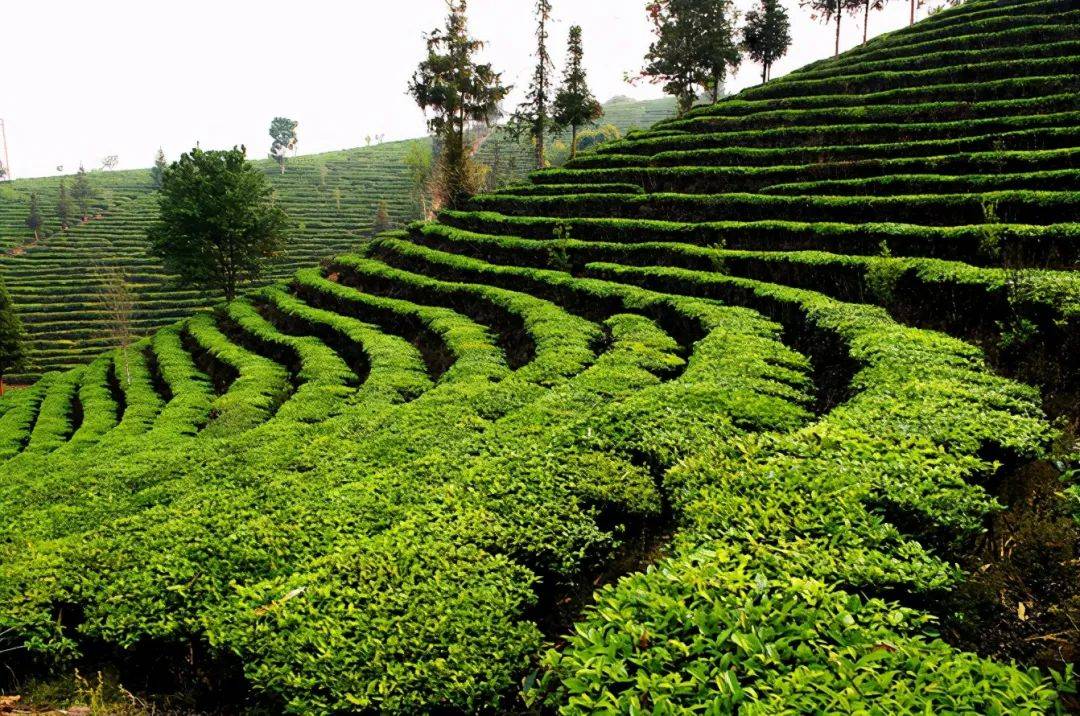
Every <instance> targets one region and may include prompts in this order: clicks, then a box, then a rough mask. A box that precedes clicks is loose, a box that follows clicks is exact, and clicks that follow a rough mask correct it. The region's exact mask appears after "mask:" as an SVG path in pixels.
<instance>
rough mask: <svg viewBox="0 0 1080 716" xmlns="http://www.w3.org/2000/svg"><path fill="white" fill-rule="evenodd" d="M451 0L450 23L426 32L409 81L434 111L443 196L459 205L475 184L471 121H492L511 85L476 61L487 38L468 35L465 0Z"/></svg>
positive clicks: (423, 106)
mask: <svg viewBox="0 0 1080 716" xmlns="http://www.w3.org/2000/svg"><path fill="white" fill-rule="evenodd" d="M448 4H449V7H450V13H449V15H448V16H447V18H446V27H445V28H444V29H438V28H437V29H435V30H433V31H432V32H430V33H429V34H428V35H426V36H425V43H426V47H427V55H426V56H425V57H424V59H423V60H422V61H421V62H420V65H419V66H418V67H417V69H416V72H415V73H414V74H413V77H412V80H411V81H410V82H409V94H410V95H411V96H412V97H413V99H415V100H416V103H417V105H419V106H420V108H421V109H423V110H424V111H425V112H429V113H430V116H429V117H428V129H429V130H430V131H431V132H432V133H434V134H435V135H436V138H437V139H438V140H439V142H440V152H439V174H440V180H441V184H442V187H441V190H440V192H439V194H440V201H441V203H442V204H443V205H445V206H447V207H449V208H454V207H457V206H460V205H461V204H462V203H463V202H464V201H465V200H466V199H467V198H468V197H469V196H470V195H471V193H472V191H473V190H474V188H475V186H476V182H475V181H473V178H474V177H473V174H474V172H473V170H472V168H471V167H470V153H469V152H468V151H467V149H466V145H465V131H466V128H467V127H468V125H469V123H483V124H485V125H490V124H491V122H493V121H494V120H495V119H496V118H497V117H498V116H499V113H500V109H499V108H500V105H501V103H502V101H503V100H504V99H505V98H506V95H507V94H508V93H509V92H510V88H509V87H507V86H505V85H503V83H502V75H501V74H500V73H498V72H496V71H495V70H494V69H492V66H491V65H490V64H485V63H480V62H477V60H476V55H477V54H478V53H479V52H480V51H481V50H482V49H483V47H484V43H483V42H481V41H479V40H476V39H474V38H472V37H470V36H469V27H468V19H467V17H466V10H467V3H466V0H450V2H449V3H448Z"/></svg>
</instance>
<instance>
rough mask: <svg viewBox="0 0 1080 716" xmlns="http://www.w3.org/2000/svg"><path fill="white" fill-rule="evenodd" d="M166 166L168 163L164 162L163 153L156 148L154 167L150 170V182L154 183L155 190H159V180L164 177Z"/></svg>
mask: <svg viewBox="0 0 1080 716" xmlns="http://www.w3.org/2000/svg"><path fill="white" fill-rule="evenodd" d="M167 166H169V163H168V162H167V161H166V160H165V151H164V150H163V149H162V148H161V147H158V150H157V154H155V155H154V166H152V167H151V168H150V181H152V182H153V183H154V188H155V189H160V188H161V180H162V178H164V176H165V167H167Z"/></svg>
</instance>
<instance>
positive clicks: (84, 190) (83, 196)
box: [71, 164, 94, 221]
mask: <svg viewBox="0 0 1080 716" xmlns="http://www.w3.org/2000/svg"><path fill="white" fill-rule="evenodd" d="M71 198H72V199H74V200H75V204H76V205H77V206H78V207H79V215H80V216H82V220H83V221H86V218H87V217H88V216H89V215H90V202H91V201H93V199H94V190H93V188H92V187H91V186H90V180H89V179H88V178H87V176H86V169H85V168H84V167H83V165H82V164H80V165H79V171H78V173H77V174H76V175H75V183H74V184H73V185H72V187H71Z"/></svg>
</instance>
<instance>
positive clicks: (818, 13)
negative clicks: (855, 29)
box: [799, 0, 864, 57]
mask: <svg viewBox="0 0 1080 716" xmlns="http://www.w3.org/2000/svg"><path fill="white" fill-rule="evenodd" d="M863 2H864V0H799V7H804V8H808V9H809V10H810V15H811V17H813V18H814V19H815V20H821V21H822V22H826V23H827V22H835V23H836V45H835V49H834V51H833V56H834V57H835V56H837V55H839V54H840V20H841V19H842V18H843V16H844V13H845V12H847V13H852V12H855V11H856V10H858V8H860V7H862V4H863Z"/></svg>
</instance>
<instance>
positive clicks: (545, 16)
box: [506, 0, 555, 169]
mask: <svg viewBox="0 0 1080 716" xmlns="http://www.w3.org/2000/svg"><path fill="white" fill-rule="evenodd" d="M550 21H551V2H550V0H536V69H534V70H533V76H532V81H531V82H530V83H529V91H528V93H527V94H526V95H525V101H524V102H522V103H521V104H520V105H518V108H517V110H516V111H515V112H514V114H513V115H511V117H510V121H509V122H508V123H507V126H506V128H507V131H508V132H509V133H510V136H512V137H514V138H515V139H518V140H520V139H522V138H524V137H528V138H529V140H530V141H532V143H533V147H534V150H535V155H534V156H535V157H536V168H537V169H543V168H544V167H545V166H546V162H545V161H544V151H545V149H546V146H545V143H544V142H545V138H546V136H547V131H548V129H549V128H550V127H551V126H552V124H553V122H552V118H551V72H553V71H554V70H555V65H554V64H552V62H551V55H550V53H548V49H547V41H548V29H547V27H548V23H549V22H550Z"/></svg>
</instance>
